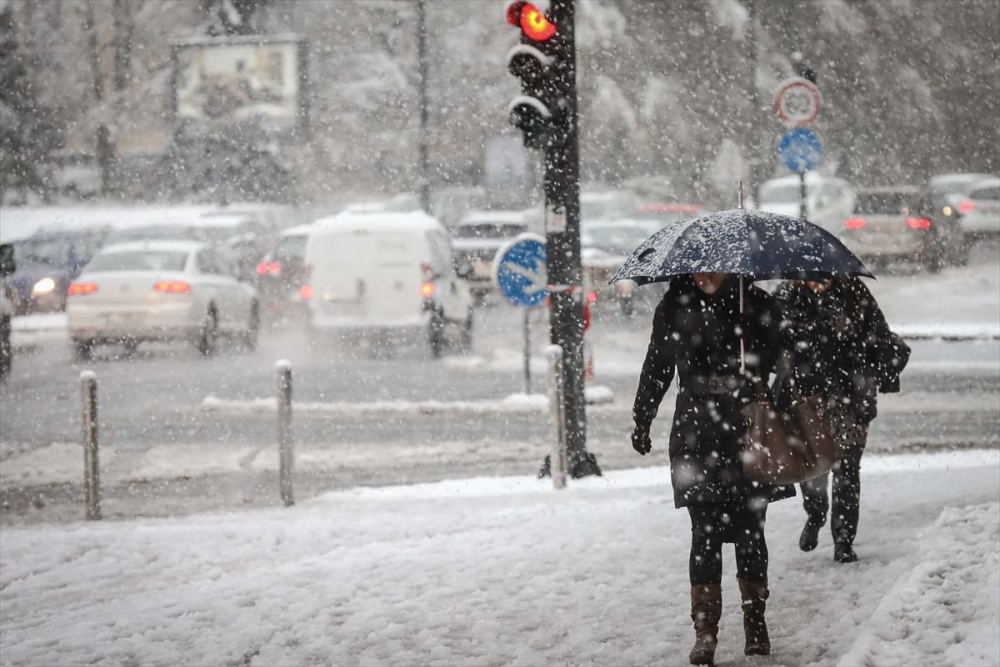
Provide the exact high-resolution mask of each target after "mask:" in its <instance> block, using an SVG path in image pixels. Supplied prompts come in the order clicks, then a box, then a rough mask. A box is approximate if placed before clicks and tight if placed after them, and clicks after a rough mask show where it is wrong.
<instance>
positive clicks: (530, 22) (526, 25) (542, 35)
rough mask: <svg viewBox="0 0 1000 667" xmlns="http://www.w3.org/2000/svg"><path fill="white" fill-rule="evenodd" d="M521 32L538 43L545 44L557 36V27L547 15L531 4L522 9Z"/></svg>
mask: <svg viewBox="0 0 1000 667" xmlns="http://www.w3.org/2000/svg"><path fill="white" fill-rule="evenodd" d="M521 30H523V31H524V34H525V35H527V36H528V38H529V39H533V40H535V41H536V42H544V41H545V40H547V39H548V38H550V37H552V35H554V34H556V26H555V24H554V23H552V22H551V21H549V20H548V18H546V17H545V14H544V13H543V12H542V11H541V10H540V9H538V7H535V6H534V5H533V4H531V3H526V4H525V5H524V7H522V8H521Z"/></svg>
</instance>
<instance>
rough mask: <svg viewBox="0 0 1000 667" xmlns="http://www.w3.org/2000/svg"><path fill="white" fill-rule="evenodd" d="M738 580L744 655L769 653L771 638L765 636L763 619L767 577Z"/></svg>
mask: <svg viewBox="0 0 1000 667" xmlns="http://www.w3.org/2000/svg"><path fill="white" fill-rule="evenodd" d="M737 581H739V582H740V597H741V598H743V634H745V635H746V638H747V643H746V646H744V648H743V654H744V655H771V640H770V638H769V637H768V636H767V623H766V622H765V621H764V610H765V609H766V608H767V598H768V596H769V595H770V591H768V590H767V579H765V580H764V581H746V580H745V579H737Z"/></svg>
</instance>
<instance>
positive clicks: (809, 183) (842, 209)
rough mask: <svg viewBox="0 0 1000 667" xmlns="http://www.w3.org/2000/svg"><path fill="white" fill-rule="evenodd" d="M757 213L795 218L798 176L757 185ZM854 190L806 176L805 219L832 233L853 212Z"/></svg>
mask: <svg viewBox="0 0 1000 667" xmlns="http://www.w3.org/2000/svg"><path fill="white" fill-rule="evenodd" d="M759 199H760V210H762V211H770V212H771V213H778V214H781V215H788V216H792V217H794V218H797V217H799V213H800V211H799V201H800V199H801V184H800V178H799V176H798V175H795V176H783V177H782V178H775V179H772V180H770V181H765V182H764V183H762V184H761V186H760V193H759ZM854 200H855V191H854V187H853V186H852V185H851V184H850V183H848V182H847V181H845V180H843V179H840V178H831V177H829V176H821V175H819V174H817V173H815V172H809V173H808V174H806V218H807V219H808V220H809V222H812V223H814V224H817V225H819V226H820V227H823V228H824V229H826V230H827V231H828V232H831V233H834V234H836V233H837V232H839V231H840V229H842V228H843V225H844V220H846V219H847V218H849V217H851V214H852V213H853V212H854Z"/></svg>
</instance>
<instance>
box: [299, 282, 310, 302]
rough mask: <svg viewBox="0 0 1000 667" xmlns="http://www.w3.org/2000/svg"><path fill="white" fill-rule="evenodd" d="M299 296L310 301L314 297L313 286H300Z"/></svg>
mask: <svg viewBox="0 0 1000 667" xmlns="http://www.w3.org/2000/svg"><path fill="white" fill-rule="evenodd" d="M299 296H300V297H302V298H303V299H304V300H306V301H308V300H309V299H311V298H313V288H312V286H310V285H303V286H302V287H300V288H299Z"/></svg>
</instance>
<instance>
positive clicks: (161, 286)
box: [153, 280, 191, 294]
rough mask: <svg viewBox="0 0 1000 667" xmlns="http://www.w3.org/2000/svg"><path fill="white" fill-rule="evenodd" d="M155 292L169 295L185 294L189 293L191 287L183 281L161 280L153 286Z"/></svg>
mask: <svg viewBox="0 0 1000 667" xmlns="http://www.w3.org/2000/svg"><path fill="white" fill-rule="evenodd" d="M153 289H155V290H156V291H157V292H169V293H171V294H187V293H188V292H190V291H191V285H189V284H188V283H186V282H184V281H183V280H161V281H160V282H158V283H156V284H155V285H153Z"/></svg>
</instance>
